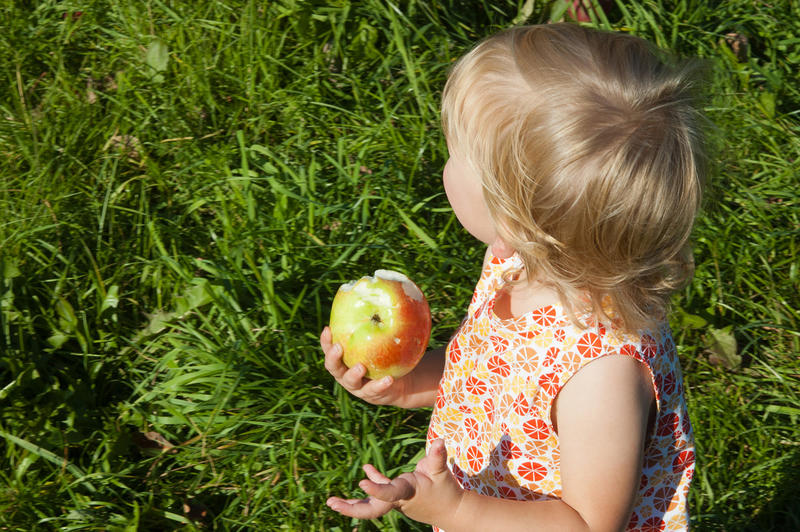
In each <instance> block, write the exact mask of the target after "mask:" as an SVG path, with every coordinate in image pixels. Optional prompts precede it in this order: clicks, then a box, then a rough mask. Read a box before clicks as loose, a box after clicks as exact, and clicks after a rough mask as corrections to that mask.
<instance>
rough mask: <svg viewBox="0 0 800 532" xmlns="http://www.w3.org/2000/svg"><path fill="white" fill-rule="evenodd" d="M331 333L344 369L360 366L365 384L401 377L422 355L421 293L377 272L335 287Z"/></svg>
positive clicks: (424, 317) (426, 319) (425, 332)
mask: <svg viewBox="0 0 800 532" xmlns="http://www.w3.org/2000/svg"><path fill="white" fill-rule="evenodd" d="M330 328H331V336H332V339H333V343H338V344H340V345H341V346H342V349H343V351H344V355H343V361H344V364H345V365H346V366H347V367H348V368H352V367H353V366H355V365H356V364H359V363H361V364H364V366H365V367H366V368H367V374H366V376H367V378H370V379H380V378H382V377H385V376H387V375H389V376H392V377H401V376H403V375H405V374H406V373H408V372H409V371H411V370H412V369H414V366H416V365H417V363H418V362H419V361H420V359H421V358H422V355H423V354H425V349H426V348H427V346H428V340H429V339H430V335H431V311H430V308H429V307H428V302H427V301H426V300H425V296H424V295H423V294H422V291H421V290H420V289H419V287H417V285H416V284H414V283H413V282H412V281H411V280H410V279H409V278H408V277H406V276H405V275H403V274H402V273H399V272H395V271H391V270H378V271H376V272H375V275H374V276H373V277H369V276H364V277H362V278H361V279H359V280H358V281H353V282H350V283H346V284H343V285H342V286H341V287H340V288H339V290H338V292H336V297H334V299H333V305H332V307H331V320H330Z"/></svg>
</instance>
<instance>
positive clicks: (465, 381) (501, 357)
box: [428, 255, 695, 531]
mask: <svg viewBox="0 0 800 532" xmlns="http://www.w3.org/2000/svg"><path fill="white" fill-rule="evenodd" d="M520 267H521V261H520V260H519V258H518V257H516V256H513V257H511V258H510V259H507V260H500V259H498V258H497V257H493V256H491V255H490V257H489V260H487V261H486V264H485V266H484V269H483V272H482V273H481V277H480V280H479V281H478V284H477V286H476V288H475V293H474V295H473V298H472V301H471V303H470V306H469V311H468V313H467V317H466V318H465V319H464V322H463V323H462V325H461V327H460V328H459V330H458V332H457V333H456V334H455V335H454V337H453V338H452V340H451V341H450V343H449V345H448V347H447V362H446V366H445V371H444V374H443V376H442V381H441V383H440V386H439V392H438V396H437V400H436V406H435V407H434V410H433V415H432V417H431V423H430V427H429V430H428V442H429V443H430V442H432V441H433V440H434V439H436V438H442V439H444V440H445V443H446V445H447V452H448V466H449V467H450V470H451V471H452V472H453V474H454V476H455V478H456V479H457V480H458V482H459V483H460V484H461V486H462V487H464V488H465V489H470V490H473V491H477V492H479V493H483V494H485V495H490V496H493V497H501V498H505V499H515V500H530V501H535V500H546V499H557V498H559V497H560V495H561V476H560V452H559V447H558V436H557V435H556V433H555V430H554V428H553V426H552V424H551V423H550V407H551V405H552V401H553V400H554V398H555V397H556V395H557V394H558V392H559V390H560V389H561V387H562V386H563V385H564V384H565V383H566V382H567V381H568V380H569V379H570V378H571V377H572V376H573V375H574V374H575V373H576V372H577V371H579V370H580V369H581V368H582V367H583V366H585V365H586V364H588V363H589V362H591V361H592V360H596V359H597V358H598V357H602V356H607V355H611V354H622V355H626V356H631V357H634V358H635V359H636V360H638V361H640V362H642V363H643V364H645V365H646V366H647V367H648V369H649V371H650V375H651V378H652V382H653V388H654V391H655V394H656V402H657V405H658V414H657V418H656V422H655V424H654V427H653V432H652V434H651V435H650V443H649V444H648V447H647V449H646V451H645V457H644V464H643V471H642V478H641V480H640V484H639V495H638V497H637V500H636V503H635V505H634V509H633V512H632V514H631V517H630V521H629V523H628V527H627V530H659V531H662V530H663V531H676V530H686V529H688V521H689V520H688V508H687V494H688V491H689V485H690V482H691V479H692V476H693V474H694V463H695V453H694V438H693V435H692V427H691V424H690V422H689V417H688V414H687V411H686V403H685V399H684V396H683V384H682V383H683V377H682V374H681V369H680V364H679V362H678V358H677V351H676V349H675V343H674V341H673V340H672V336H671V332H670V330H669V328H668V326H667V325H666V324H665V325H663V326H662V327H661V329H660V330H657V331H646V332H643V333H642V334H640V335H629V334H624V333H623V332H621V331H620V330H619V329H617V328H614V327H613V326H612V327H608V326H603V325H602V324H599V323H596V322H594V321H593V320H592V319H591V318H590V317H589V316H584V315H581V316H578V318H579V319H580V320H581V321H583V322H584V324H586V325H587V327H586V328H581V327H579V326H577V325H576V324H575V323H573V321H572V320H571V319H570V317H569V316H568V315H567V313H566V312H564V310H563V309H562V308H561V307H560V306H559V305H548V306H545V307H542V308H539V309H536V310H534V311H533V312H529V313H527V314H525V315H524V316H520V317H519V318H513V319H510V320H503V319H500V318H498V317H497V316H496V315H495V314H494V300H495V295H496V294H497V291H498V290H499V289H500V288H501V287H502V286H503V281H502V278H503V274H504V273H505V272H508V271H511V270H512V269H519V268H520Z"/></svg>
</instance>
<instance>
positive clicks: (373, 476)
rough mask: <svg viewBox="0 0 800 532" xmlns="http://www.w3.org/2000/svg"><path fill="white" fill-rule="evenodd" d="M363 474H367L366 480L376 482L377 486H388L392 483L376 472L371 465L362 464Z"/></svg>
mask: <svg viewBox="0 0 800 532" xmlns="http://www.w3.org/2000/svg"><path fill="white" fill-rule="evenodd" d="M364 473H366V474H367V478H368V479H370V480H371V481H372V482H377V483H378V484H388V483H389V482H391V481H392V479H390V478H389V477H387V476H386V475H384V474H383V473H381V472H380V471H378V469H377V468H376V467H375V466H373V465H372V464H364Z"/></svg>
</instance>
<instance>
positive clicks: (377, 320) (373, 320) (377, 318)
mask: <svg viewBox="0 0 800 532" xmlns="http://www.w3.org/2000/svg"><path fill="white" fill-rule="evenodd" d="M371 320H372V322H373V323H380V322H381V317H380V316H378V315H377V314H373V315H372V318H371Z"/></svg>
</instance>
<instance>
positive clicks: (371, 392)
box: [319, 327, 409, 406]
mask: <svg viewBox="0 0 800 532" xmlns="http://www.w3.org/2000/svg"><path fill="white" fill-rule="evenodd" d="M319 343H320V345H321V346H322V351H323V353H325V369H327V370H328V372H329V373H330V374H331V375H333V378H334V379H336V382H338V383H339V384H341V385H342V386H343V387H344V389H345V390H347V391H348V392H350V393H351V394H353V395H355V396H356V397H359V398H361V399H363V400H364V401H366V402H368V403H372V404H373V405H395V406H397V405H398V404H399V402H400V401H401V400H402V399H403V398H404V397H405V395H406V392H407V386H408V380H409V379H408V378H406V377H405V376H404V377H400V378H399V379H394V378H392V377H384V378H382V379H378V380H371V379H367V378H365V377H364V375H366V373H367V368H366V367H364V364H356V365H355V366H353V367H352V368H349V369H348V367H347V366H345V365H344V362H342V355H343V351H342V347H341V346H340V345H339V344H332V343H331V330H330V328H329V327H325V328H324V329H323V330H322V334H321V335H320V337H319Z"/></svg>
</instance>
